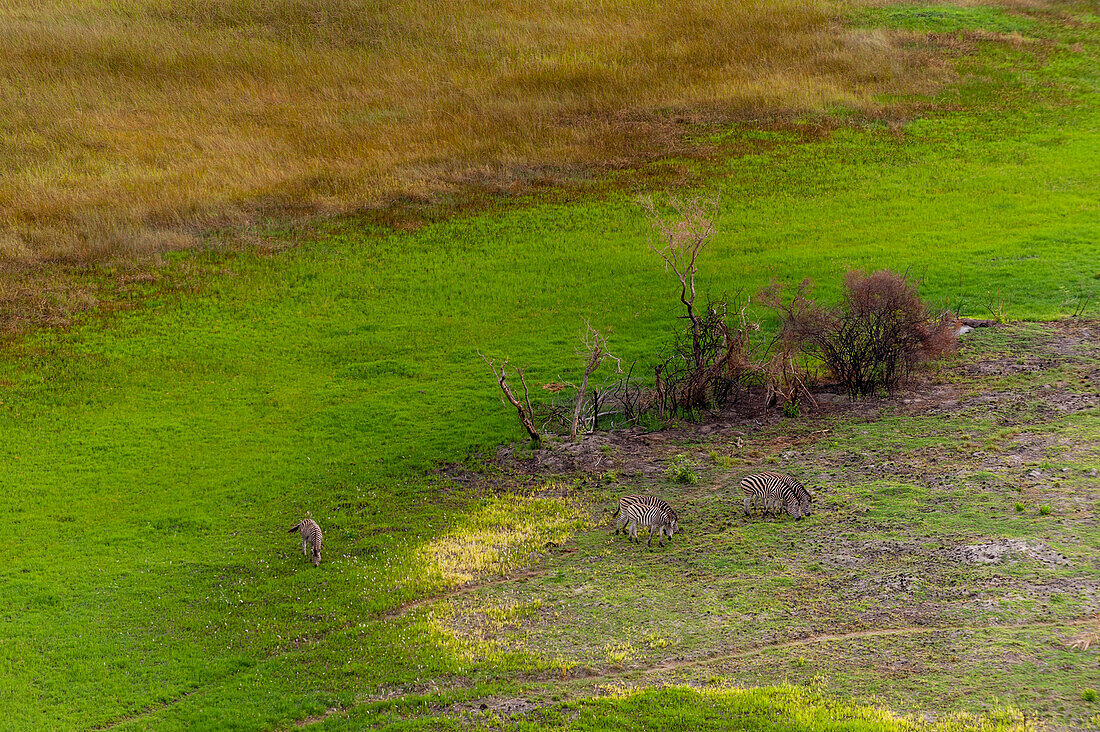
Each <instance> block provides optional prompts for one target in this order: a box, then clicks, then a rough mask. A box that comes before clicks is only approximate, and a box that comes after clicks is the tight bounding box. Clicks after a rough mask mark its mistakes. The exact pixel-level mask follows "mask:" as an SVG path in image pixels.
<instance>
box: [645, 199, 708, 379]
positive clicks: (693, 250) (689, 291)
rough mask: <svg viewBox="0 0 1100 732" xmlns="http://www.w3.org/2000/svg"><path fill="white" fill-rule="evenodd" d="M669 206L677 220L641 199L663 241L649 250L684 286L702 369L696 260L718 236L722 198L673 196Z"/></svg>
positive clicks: (696, 356)
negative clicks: (716, 225)
mask: <svg viewBox="0 0 1100 732" xmlns="http://www.w3.org/2000/svg"><path fill="white" fill-rule="evenodd" d="M668 203H669V206H670V207H671V208H672V209H673V211H675V215H673V216H665V215H662V214H661V212H660V211H658V210H657V205H656V204H655V203H654V201H653V199H652V198H650V197H646V198H642V199H641V206H642V208H643V209H644V210H645V211H646V213H648V214H649V218H650V222H651V223H652V225H653V228H654V229H655V230H656V232H657V234H658V236H659V238H660V243H659V244H655V243H654V242H653V241H652V240H650V242H649V248H650V249H652V250H653V251H654V252H656V253H657V256H659V257H660V258H661V259H662V260H664V263H665V266H666V267H668V268H669V269H671V270H672V274H673V275H675V277H676V279H677V280H679V282H680V302H682V303H683V304H684V308H685V309H686V310H687V319H688V320H689V321H690V323H691V335H692V356H693V358H694V360H695V368H697V369H698V368H701V367H702V365H703V352H702V345H701V343H700V332H699V331H700V328H701V325H700V323H699V316H698V314H697V313H696V312H695V273H696V272H697V271H698V269H697V267H696V264H695V260H696V259H698V257H699V253H700V252H702V251H703V249H704V248H705V247H706V245H707V242H708V241H710V238H711V237H712V236H713V235H714V215H715V213H716V212H717V210H718V197H717V196H715V197H713V198H704V197H701V196H697V197H695V198H689V199H680V198H676V197H674V196H669V199H668Z"/></svg>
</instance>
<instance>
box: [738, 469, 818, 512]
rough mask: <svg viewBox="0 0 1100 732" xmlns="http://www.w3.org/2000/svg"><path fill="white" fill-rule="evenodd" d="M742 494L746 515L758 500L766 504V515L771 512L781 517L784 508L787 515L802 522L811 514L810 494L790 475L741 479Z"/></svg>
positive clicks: (755, 474) (751, 476)
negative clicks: (780, 513) (780, 511)
mask: <svg viewBox="0 0 1100 732" xmlns="http://www.w3.org/2000/svg"><path fill="white" fill-rule="evenodd" d="M741 492H742V493H743V494H744V496H745V515H746V516H748V515H749V507H750V506H751V505H753V504H754V503H755V502H756V501H757V499H759V500H760V502H761V503H763V504H764V515H765V516H767V515H768V511H769V510H770V511H771V512H772V513H774V515H775V516H776V517H777V518H778V517H779V509H780V507H781V506H782V507H783V508H784V509H786V511H787V513H788V514H790V515H791V516H794V517H795V520H798V521H801V520H802V517H803V516H808V515H809V514H810V512H811V511H810V501H811V498H810V492H809V491H807V490H806V487H805V486H803V485H802V484H801V483H799V482H798V481H797V480H795V479H794V478H792V477H790V476H789V475H783V474H782V473H770V472H764V473H754V474H753V475H748V476H745V477H744V478H742V479H741Z"/></svg>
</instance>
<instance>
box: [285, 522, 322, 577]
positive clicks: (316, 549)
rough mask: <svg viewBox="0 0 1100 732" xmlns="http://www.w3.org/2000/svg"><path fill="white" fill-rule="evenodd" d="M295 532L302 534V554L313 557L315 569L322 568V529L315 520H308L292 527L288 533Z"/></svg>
mask: <svg viewBox="0 0 1100 732" xmlns="http://www.w3.org/2000/svg"><path fill="white" fill-rule="evenodd" d="M295 531H298V532H301V534H302V554H305V555H306V556H307V557H308V556H310V555H312V558H313V566H314V567H319V566H321V527H320V526H318V525H317V522H316V521H314V520H313V519H311V518H307V519H302V520H301V521H299V522H298V523H297V524H295V525H294V526H291V527H290V531H288V532H287V533H294V532H295Z"/></svg>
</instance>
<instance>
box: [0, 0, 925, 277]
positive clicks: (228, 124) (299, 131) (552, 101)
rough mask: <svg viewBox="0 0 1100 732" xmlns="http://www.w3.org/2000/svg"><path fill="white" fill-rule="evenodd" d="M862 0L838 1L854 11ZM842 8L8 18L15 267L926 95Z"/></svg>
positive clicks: (368, 4) (351, 2) (882, 39)
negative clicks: (709, 129) (690, 120)
mask: <svg viewBox="0 0 1100 732" xmlns="http://www.w3.org/2000/svg"><path fill="white" fill-rule="evenodd" d="M838 1H839V0H838ZM835 10H836V8H835V7H833V6H831V5H829V4H827V3H826V2H825V1H824V0H662V2H654V1H653V0H648V1H646V0H546V1H545V2H540V3H529V2H510V1H507V0H470V1H468V2H449V1H442V0H441V1H439V2H426V1H425V0H0V256H2V257H5V258H7V259H9V261H11V260H13V259H15V260H23V261H26V260H36V259H37V260H41V259H70V260H75V261H87V260H88V259H94V258H97V257H100V256H103V255H108V254H110V255H119V254H121V255H126V254H127V253H129V252H139V251H147V250H150V249H158V248H165V247H172V246H185V245H187V244H188V243H189V242H190V241H191V232H195V231H199V230H201V229H202V228H203V227H209V226H212V225H215V224H217V225H224V224H230V225H232V224H233V223H235V222H237V223H239V222H242V221H247V220H250V218H251V217H253V216H255V215H256V214H257V213H264V212H278V213H297V212H334V211H346V210H349V209H354V208H357V207H361V206H364V205H371V204H376V203H378V202H380V201H383V200H385V198H386V197H387V196H391V195H394V194H411V195H425V194H431V193H434V192H438V191H440V190H443V189H446V188H447V187H448V186H453V185H456V184H457V182H459V181H462V180H464V179H466V180H468V179H470V178H471V177H475V178H476V177H478V176H483V177H489V178H499V177H502V176H504V177H506V176H507V175H509V174H512V173H514V172H515V171H524V170H527V171H530V170H532V169H538V168H539V167H543V168H568V167H570V166H589V165H616V164H623V163H628V162H634V161H637V160H639V159H641V158H644V157H647V156H652V155H653V154H657V153H659V152H661V151H662V150H665V149H667V145H669V144H670V141H671V140H673V139H675V136H674V135H670V133H669V130H670V122H669V121H670V120H672V119H674V118H675V117H676V116H677V115H684V114H687V115H689V116H693V117H696V118H731V117H743V116H759V115H767V114H776V113H790V112H797V111H802V110H815V109H820V108H823V107H826V106H828V105H832V104H844V105H853V106H856V107H862V108H872V107H873V106H874V101H873V98H874V95H875V94H876V93H878V92H882V91H885V90H891V91H898V90H905V89H912V88H914V84H921V83H923V82H924V81H926V78H925V77H924V75H923V74H922V73H921V71H920V70H918V69H916V68H915V66H916V64H915V62H914V60H913V58H912V57H911V56H910V55H908V54H907V53H906V52H903V51H901V50H900V49H899V48H897V47H896V44H894V43H893V41H892V40H891V39H890V37H888V36H887V35H885V34H883V33H882V32H878V31H863V30H852V29H847V28H844V27H842V26H840V25H839V24H838V23H836V22H835V21H834V20H833V14H834V12H835Z"/></svg>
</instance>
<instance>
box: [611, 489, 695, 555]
mask: <svg viewBox="0 0 1100 732" xmlns="http://www.w3.org/2000/svg"><path fill="white" fill-rule="evenodd" d="M615 515H616V516H617V517H618V518H617V520H616V521H615V533H616V534H618V533H619V531H620V530H621V529H622V528H623V526H624V525H626V526H627V536H628V537H629V538H630V540H631V541H635V542H636V541H638V524H641V525H643V526H648V527H649V542H648V543H647V546H653V533H654V532H656V533H657V544H658V546H664V545H665V542H664V535H665V532H666V531H667V532H668V538H669V539H671V538H672V536H673V535H674V534H675V533H676V532H677V531H678V530H679V518H678V517H677V516H676V511H675V510H673V508H672V506H670V505H668V504H667V503H665V502H664V501H662V500H661V499H660V498H656V497H654V496H623V497H622V498H620V499H619V510H618V511H616V512H615Z"/></svg>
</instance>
